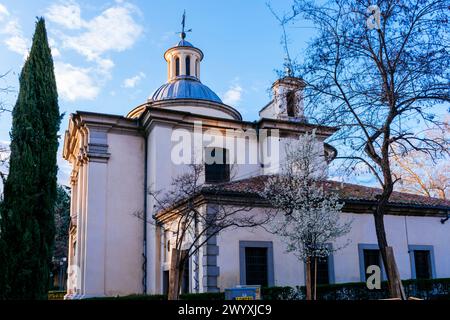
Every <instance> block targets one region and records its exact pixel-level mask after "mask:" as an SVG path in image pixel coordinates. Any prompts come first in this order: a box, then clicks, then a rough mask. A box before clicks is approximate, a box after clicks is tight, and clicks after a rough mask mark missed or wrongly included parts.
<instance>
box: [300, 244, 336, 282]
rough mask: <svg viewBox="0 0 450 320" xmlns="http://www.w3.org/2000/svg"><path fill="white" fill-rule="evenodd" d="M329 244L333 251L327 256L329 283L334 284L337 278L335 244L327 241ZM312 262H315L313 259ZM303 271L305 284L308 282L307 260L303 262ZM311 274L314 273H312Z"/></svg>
mask: <svg viewBox="0 0 450 320" xmlns="http://www.w3.org/2000/svg"><path fill="white" fill-rule="evenodd" d="M327 246H328V248H329V249H330V252H331V253H330V254H329V255H328V257H327V258H328V282H329V284H334V283H336V278H335V272H334V256H333V245H332V244H331V243H327ZM311 263H313V262H312V261H311ZM303 271H304V272H303V273H304V277H305V284H306V262H305V263H303ZM311 271H312V270H311ZM311 275H312V273H311Z"/></svg>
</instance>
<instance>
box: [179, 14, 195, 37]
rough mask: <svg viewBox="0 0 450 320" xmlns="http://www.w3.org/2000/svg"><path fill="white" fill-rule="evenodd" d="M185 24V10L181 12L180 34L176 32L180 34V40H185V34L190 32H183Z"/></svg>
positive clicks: (190, 30)
mask: <svg viewBox="0 0 450 320" xmlns="http://www.w3.org/2000/svg"><path fill="white" fill-rule="evenodd" d="M185 24H186V10H184V11H183V19H181V32H178V33H179V34H180V37H181V39H183V40H184V38H186V32H192V29H189V30H184V28H185Z"/></svg>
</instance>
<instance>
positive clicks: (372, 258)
mask: <svg viewBox="0 0 450 320" xmlns="http://www.w3.org/2000/svg"><path fill="white" fill-rule="evenodd" d="M363 252H364V274H365V275H366V280H367V278H368V277H369V276H370V274H369V275H368V274H367V273H366V270H367V267H369V266H371V265H377V266H379V267H380V270H381V255H380V250H378V249H364V251H363Z"/></svg>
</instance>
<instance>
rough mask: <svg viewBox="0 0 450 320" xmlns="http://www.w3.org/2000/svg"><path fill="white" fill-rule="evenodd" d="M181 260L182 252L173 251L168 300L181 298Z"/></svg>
mask: <svg viewBox="0 0 450 320" xmlns="http://www.w3.org/2000/svg"><path fill="white" fill-rule="evenodd" d="M179 258H180V251H179V250H178V249H172V256H171V259H170V270H169V293H168V295H167V299H168V300H178V299H179V297H180V283H179V280H180V275H179V273H180V272H179V268H178V262H179Z"/></svg>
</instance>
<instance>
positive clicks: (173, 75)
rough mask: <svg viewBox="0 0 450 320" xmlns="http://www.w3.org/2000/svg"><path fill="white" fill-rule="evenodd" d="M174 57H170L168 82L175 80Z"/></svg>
mask: <svg viewBox="0 0 450 320" xmlns="http://www.w3.org/2000/svg"><path fill="white" fill-rule="evenodd" d="M175 67H176V66H175V57H174V56H173V55H171V56H170V71H169V80H172V79H173V78H175Z"/></svg>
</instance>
